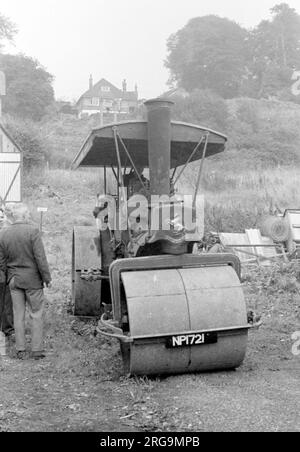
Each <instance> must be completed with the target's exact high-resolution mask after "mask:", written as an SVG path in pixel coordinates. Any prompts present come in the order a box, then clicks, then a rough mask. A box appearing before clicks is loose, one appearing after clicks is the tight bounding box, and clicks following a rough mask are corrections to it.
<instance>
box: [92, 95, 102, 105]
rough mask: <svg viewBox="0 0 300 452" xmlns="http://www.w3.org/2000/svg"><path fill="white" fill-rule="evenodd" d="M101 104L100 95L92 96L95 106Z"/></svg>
mask: <svg viewBox="0 0 300 452" xmlns="http://www.w3.org/2000/svg"><path fill="white" fill-rule="evenodd" d="M99 104H100V99H99V97H93V98H92V105H93V106H94V107H99Z"/></svg>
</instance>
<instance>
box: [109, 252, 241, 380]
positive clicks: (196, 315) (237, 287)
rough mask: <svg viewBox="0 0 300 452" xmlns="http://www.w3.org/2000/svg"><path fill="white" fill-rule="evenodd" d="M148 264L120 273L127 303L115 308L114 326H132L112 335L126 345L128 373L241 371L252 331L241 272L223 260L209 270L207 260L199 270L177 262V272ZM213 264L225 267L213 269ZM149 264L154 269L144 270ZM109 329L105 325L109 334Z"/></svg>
mask: <svg viewBox="0 0 300 452" xmlns="http://www.w3.org/2000/svg"><path fill="white" fill-rule="evenodd" d="M142 259H143V258H142ZM145 259H148V261H145V260H144V262H141V263H140V266H139V265H138V266H137V267H138V268H136V269H133V268H131V267H130V265H129V266H128V267H127V268H126V263H125V262H124V261H123V264H121V265H123V271H121V269H120V268H119V269H117V273H118V272H119V273H118V274H119V277H120V283H119V286H120V287H121V289H120V287H119V288H118V290H117V292H118V291H119V292H118V293H119V296H120V298H123V300H122V303H120V305H122V306H119V305H118V306H116V305H115V306H114V310H115V312H114V314H115V315H114V317H115V321H114V322H112V323H114V324H117V323H118V322H117V321H116V320H118V318H119V319H121V318H123V319H124V318H126V319H127V320H126V321H128V324H127V325H126V328H123V334H122V328H121V329H119V328H118V329H117V330H118V333H119V334H116V331H112V333H111V336H113V337H117V336H118V337H117V338H118V339H119V340H120V342H121V352H122V356H123V361H124V367H125V372H126V373H129V374H131V375H158V374H176V373H187V372H199V371H212V370H221V369H235V368H237V367H239V366H240V365H241V364H242V362H243V360H244V358H245V354H246V349H247V339H248V330H249V328H250V325H249V324H248V322H247V310H246V303H245V299H244V295H243V290H242V287H241V283H240V280H239V276H238V273H237V271H236V270H237V268H234V265H228V264H223V263H222V262H223V261H224V259H223V258H222V257H221V258H220V257H219V258H216V257H209V259H210V262H208V265H203V263H204V261H203V258H202V261H200V262H199V261H198V266H196V267H193V264H195V262H197V261H195V259H194V258H191V262H190V263H189V261H188V260H187V264H186V262H183V264H186V265H183V266H182V267H179V268H176V266H175V265H174V263H175V262H176V261H175V260H171V262H172V263H173V265H174V267H173V268H165V267H167V261H168V260H167V258H162V259H161V258H157V260H158V261H157V260H156V262H153V264H152V265H151V262H150V261H149V259H152V258H145ZM187 259H188V258H187ZM214 259H219V260H220V259H221V264H220V265H216V266H213V265H212V264H213V263H214ZM225 261H226V260H225ZM145 263H147V267H149V268H146V269H143V267H144V266H145ZM157 263H158V264H162V265H160V268H155V264H157ZM201 263H202V265H201ZM135 264H137V262H136V260H135ZM164 264H166V265H164ZM209 264H211V265H209ZM113 265H116V264H113ZM117 266H118V264H117ZM112 273H114V272H112ZM113 289H116V284H115V287H114V288H113ZM114 295H116V293H115V294H114V290H112V298H113V297H114ZM116 318H117V319H116ZM109 324H111V322H105V321H104V322H102V325H104V326H106V327H107V328H108V329H109ZM123 326H124V325H123ZM106 331H107V329H106ZM120 332H121V334H120Z"/></svg>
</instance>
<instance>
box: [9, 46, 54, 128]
mask: <svg viewBox="0 0 300 452" xmlns="http://www.w3.org/2000/svg"><path fill="white" fill-rule="evenodd" d="M0 68H1V70H2V71H4V72H5V75H6V83H7V94H6V96H5V97H4V99H3V111H4V112H5V113H8V114H10V115H12V116H17V117H21V118H24V119H31V120H34V121H38V120H40V119H41V118H42V117H43V116H44V115H45V114H46V112H47V108H48V107H49V106H50V105H51V104H52V103H53V102H54V90H53V87H52V82H53V76H52V75H51V74H49V73H48V72H47V71H46V70H45V69H44V68H43V67H42V66H41V65H40V63H39V62H38V61H37V60H35V59H33V58H30V57H27V56H24V55H0Z"/></svg>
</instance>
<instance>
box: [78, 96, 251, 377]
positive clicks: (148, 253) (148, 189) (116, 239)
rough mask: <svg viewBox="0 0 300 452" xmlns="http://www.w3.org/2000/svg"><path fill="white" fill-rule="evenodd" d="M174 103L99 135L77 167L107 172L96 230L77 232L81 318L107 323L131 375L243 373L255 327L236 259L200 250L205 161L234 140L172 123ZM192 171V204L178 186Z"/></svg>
mask: <svg viewBox="0 0 300 452" xmlns="http://www.w3.org/2000/svg"><path fill="white" fill-rule="evenodd" d="M172 105H173V103H172V102H170V101H169V100H166V99H163V98H158V99H154V100H150V101H147V102H146V103H145V107H146V110H147V120H146V121H126V122H121V123H114V124H111V125H107V126H104V127H101V128H99V129H95V130H93V131H92V133H91V134H90V136H89V137H88V138H87V140H86V141H85V143H84V144H83V146H82V148H81V150H80V152H79V153H78V154H77V156H76V158H75V159H74V162H73V169H76V168H79V167H100V168H101V170H100V171H101V174H103V186H104V189H103V193H101V194H99V195H98V196H97V205H96V207H95V209H94V212H93V213H94V217H95V219H96V221H95V223H96V226H95V227H76V228H74V232H73V257H72V289H73V290H72V292H73V303H74V310H75V315H77V316H85V317H89V316H99V318H101V320H100V321H99V324H98V331H99V332H100V333H101V334H103V335H105V336H108V337H111V338H115V339H117V340H118V341H119V342H120V346H121V352H122V356H123V361H124V366H125V371H126V373H129V374H131V375H157V374H175V373H185V372H199V371H210V370H220V369H234V368H237V367H238V366H240V365H241V363H242V362H243V360H244V357H245V353H246V347H247V337H248V331H249V328H251V327H252V326H253V325H250V324H249V323H248V318H247V310H246V304H245V299H244V295H243V290H242V287H241V283H240V270H241V269H240V262H239V260H238V258H237V257H236V256H234V255H231V254H225V253H224V254H222V253H220V254H210V253H201V252H199V247H198V244H201V241H202V238H203V235H204V227H203V224H204V221H203V212H204V210H203V209H201V206H200V205H201V200H202V197H201V196H200V194H199V187H200V186H201V179H202V176H203V171H204V162H205V159H206V158H209V157H210V156H213V155H215V154H218V153H220V152H222V151H223V150H224V149H225V145H226V141H227V138H226V137H225V136H224V135H222V134H220V133H217V132H215V131H213V130H209V129H207V128H204V127H200V126H197V125H193V124H186V123H182V122H173V121H171V110H172ZM191 164H192V165H193V167H194V171H193V174H195V183H194V193H192V194H189V195H188V196H187V195H185V194H180V193H178V189H177V187H178V186H179V181H180V180H181V179H182V176H183V174H184V173H185V172H186V170H187V167H189V166H190V165H191ZM102 171H103V173H102ZM145 173H146V176H145Z"/></svg>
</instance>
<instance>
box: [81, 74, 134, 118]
mask: <svg viewBox="0 0 300 452" xmlns="http://www.w3.org/2000/svg"><path fill="white" fill-rule="evenodd" d="M76 107H77V109H78V115H79V118H82V117H84V116H87V115H88V116H90V115H93V114H97V113H98V114H99V113H100V115H101V116H102V121H103V115H106V116H109V117H111V119H112V120H115V119H116V118H118V116H121V117H122V115H123V116H124V115H134V114H135V113H136V111H137V109H138V90H137V86H135V90H134V91H128V90H127V83H126V80H123V85H122V89H119V88H117V87H116V86H114V85H113V84H112V83H110V82H109V81H107V80H105V79H104V78H102V79H101V80H99V82H97V83H96V84H95V85H94V83H93V77H92V76H90V80H89V89H88V91H86V92H85V93H84V94H82V96H81V97H80V99H79V100H78V102H77V104H76Z"/></svg>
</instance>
